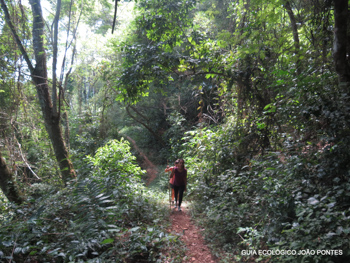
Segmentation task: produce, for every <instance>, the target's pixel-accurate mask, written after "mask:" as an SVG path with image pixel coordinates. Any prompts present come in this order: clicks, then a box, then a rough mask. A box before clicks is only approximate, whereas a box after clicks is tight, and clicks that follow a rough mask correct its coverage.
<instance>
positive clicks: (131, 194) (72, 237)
mask: <svg viewBox="0 0 350 263" xmlns="http://www.w3.org/2000/svg"><path fill="white" fill-rule="evenodd" d="M129 149H130V148H129V144H128V143H127V142H126V141H124V140H120V141H111V142H109V143H108V144H107V145H106V146H104V147H101V148H100V149H98V151H97V153H96V155H95V156H94V157H91V156H90V157H89V160H90V161H91V162H92V163H93V164H94V169H93V170H92V171H91V175H90V176H88V177H84V178H80V179H78V181H77V182H76V183H73V182H72V184H71V185H69V186H68V187H67V188H65V189H63V190H60V191H58V192H57V189H52V187H48V186H44V185H36V186H33V188H32V196H33V197H36V198H37V199H33V198H32V199H30V200H29V201H28V203H26V204H24V205H23V206H21V207H13V208H12V209H11V213H12V215H11V217H10V218H7V219H6V220H2V226H3V227H2V228H1V231H0V239H1V243H0V257H1V259H3V260H12V261H16V262H21V261H23V262H24V260H26V259H27V260H28V259H30V260H31V261H34V260H36V261H45V262H47V261H55V262H96V261H98V260H103V261H104V262H125V261H129V260H131V261H135V260H147V261H152V262H155V261H157V260H158V262H162V261H163V260H164V259H165V256H164V255H162V254H161V252H162V251H164V249H166V248H169V247H173V246H178V245H177V244H178V241H177V239H176V238H175V237H173V236H171V235H169V234H168V233H167V232H166V231H165V226H166V225H167V224H166V221H164V218H166V215H167V208H166V207H164V206H162V205H160V201H159V200H160V199H161V198H164V196H162V195H156V194H154V193H152V192H150V191H149V190H148V189H146V188H145V187H144V186H143V185H142V184H140V183H138V182H137V181H139V177H140V175H141V174H142V172H141V169H140V168H139V167H137V166H136V165H134V164H132V162H133V161H134V159H135V157H133V156H131V154H130V151H129ZM39 192H40V193H39Z"/></svg>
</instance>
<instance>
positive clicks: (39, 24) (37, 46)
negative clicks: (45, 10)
mask: <svg viewBox="0 0 350 263" xmlns="http://www.w3.org/2000/svg"><path fill="white" fill-rule="evenodd" d="M0 2H1V7H2V9H3V10H4V13H5V18H6V22H7V23H8V25H9V27H10V29H11V31H12V34H13V36H14V39H15V41H16V43H17V45H18V46H19V48H20V50H21V53H22V55H23V57H24V59H25V60H26V62H27V64H28V68H29V70H30V73H31V77H32V81H33V82H34V84H35V86H36V91H37V94H38V98H39V103H40V107H41V111H42V113H43V117H44V122H45V127H46V130H47V132H48V134H49V138H50V140H51V142H52V146H53V149H54V152H55V156H56V159H57V161H58V164H59V167H60V170H61V174H62V179H63V181H64V182H65V184H67V182H68V181H69V180H71V179H73V178H74V177H75V176H76V175H75V171H74V168H73V164H72V163H71V161H70V160H69V156H68V151H67V148H66V146H65V143H64V139H63V135H62V130H61V126H60V113H59V112H57V109H54V107H53V105H52V100H51V97H50V92H49V85H48V78H47V64H46V63H47V60H46V52H45V48H44V38H43V37H44V20H43V17H42V11H41V5H40V0H29V2H30V5H31V7H32V14H33V32H32V34H33V48H34V55H35V61H36V65H35V67H33V65H32V63H31V61H30V60H29V57H28V54H27V53H26V51H25V49H24V47H23V45H22V43H21V41H20V39H19V37H18V34H17V32H16V30H15V27H14V26H13V24H12V21H11V19H10V15H9V13H8V9H7V6H6V4H5V1H4V0H0Z"/></svg>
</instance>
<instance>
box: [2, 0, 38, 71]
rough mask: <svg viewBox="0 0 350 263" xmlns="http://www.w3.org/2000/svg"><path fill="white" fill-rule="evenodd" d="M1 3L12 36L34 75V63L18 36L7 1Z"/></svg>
mask: <svg viewBox="0 0 350 263" xmlns="http://www.w3.org/2000/svg"><path fill="white" fill-rule="evenodd" d="M0 3H1V8H2V10H3V11H4V13H5V20H6V22H7V24H8V25H9V28H10V30H11V33H12V35H13V37H14V39H15V41H16V43H17V45H18V48H19V50H20V51H21V53H22V56H23V57H24V60H25V61H26V63H27V65H28V68H29V71H30V73H31V74H33V73H34V67H33V65H32V62H31V61H30V59H29V57H28V54H27V52H26V50H25V49H24V47H23V45H22V42H21V40H20V39H19V36H18V35H17V32H16V29H15V27H14V26H13V24H12V21H11V17H10V14H9V11H8V9H7V6H6V4H5V1H4V0H0Z"/></svg>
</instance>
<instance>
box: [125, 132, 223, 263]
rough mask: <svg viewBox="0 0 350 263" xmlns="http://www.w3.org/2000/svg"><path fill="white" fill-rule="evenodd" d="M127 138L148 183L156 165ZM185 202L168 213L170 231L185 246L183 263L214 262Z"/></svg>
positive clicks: (156, 170) (154, 173) (151, 178)
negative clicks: (180, 208)
mask: <svg viewBox="0 0 350 263" xmlns="http://www.w3.org/2000/svg"><path fill="white" fill-rule="evenodd" d="M126 137H127V139H128V140H129V141H130V142H131V143H132V144H133V147H134V148H135V149H136V151H137V152H138V153H139V154H140V156H141V157H142V158H143V162H142V166H143V167H142V168H143V169H145V170H146V171H147V175H148V180H147V183H146V185H149V184H150V183H151V182H152V181H153V180H154V179H155V178H156V177H157V174H158V169H157V166H156V165H154V164H153V163H152V162H151V161H150V160H149V159H148V158H147V156H146V155H145V154H144V153H143V152H142V151H141V150H140V148H139V147H138V146H137V144H136V142H135V141H134V140H133V139H132V138H130V137H129V136H126ZM188 212H189V211H188V207H187V203H186V202H183V204H182V211H181V212H180V211H177V210H175V209H173V208H172V211H171V213H170V222H171V227H170V229H169V231H170V232H172V233H176V234H180V235H181V240H182V241H183V243H184V244H185V245H186V247H187V251H186V254H185V255H184V256H183V261H182V262H183V263H190V262H191V263H216V262H217V260H215V259H214V256H213V255H212V254H211V253H210V250H209V248H208V247H207V246H206V244H205V241H204V238H203V237H202V235H201V231H202V230H200V229H198V227H196V226H195V225H194V224H193V223H192V221H191V217H190V215H189V214H188Z"/></svg>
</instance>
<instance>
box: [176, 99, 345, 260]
mask: <svg viewBox="0 0 350 263" xmlns="http://www.w3.org/2000/svg"><path fill="white" fill-rule="evenodd" d="M344 100H346V99H345V98H344ZM327 101H328V100H327ZM327 103H328V104H327V105H328V106H327V108H324V109H325V112H324V113H322V114H321V115H320V117H322V116H323V117H322V118H324V119H326V123H327V125H328V126H327V127H328V128H326V127H325V128H323V130H322V132H323V136H322V141H323V143H322V145H321V144H320V143H319V141H316V142H309V143H305V141H302V140H295V137H288V136H283V137H280V138H279V142H278V144H277V143H276V145H281V148H280V150H282V151H279V150H276V151H269V152H267V151H265V154H261V152H260V150H259V148H256V147H255V146H253V144H254V143H257V142H258V141H256V140H255V139H254V136H253V137H252V136H249V133H251V132H254V131H253V130H252V126H251V125H246V123H245V124H243V125H242V124H239V123H237V122H235V121H234V119H233V118H232V119H231V120H230V119H228V120H227V123H226V125H222V126H221V127H206V128H204V129H201V130H195V131H192V132H190V133H188V136H187V137H185V138H184V139H185V143H184V145H183V153H184V156H185V160H186V164H187V166H188V168H189V176H190V178H189V184H192V185H191V187H189V188H190V191H189V192H190V193H189V195H190V196H191V197H192V199H193V201H194V202H193V208H194V209H193V211H194V215H195V216H196V217H197V218H199V223H200V224H202V225H204V226H205V227H206V236H207V238H208V240H210V241H211V242H212V243H213V244H215V247H216V250H215V251H216V252H215V253H218V255H220V256H221V257H222V258H223V261H224V262H225V260H226V261H227V262H235V261H243V262H252V261H256V262H258V261H266V260H267V261H269V262H345V261H346V260H348V258H349V251H350V248H349V241H350V240H349V238H350V236H349V233H350V228H349V226H350V214H349V213H350V207H349V203H350V202H349V197H350V194H349V189H350V188H349V185H350V184H349V171H350V167H349V162H348V160H349V158H350V156H349V151H348V148H349V145H350V140H349V136H348V135H347V134H348V133H346V132H344V129H345V130H347V129H348V128H347V127H348V126H349V123H350V122H349V121H348V118H349V116H348V113H347V108H346V107H345V105H344V104H343V103H340V102H339V101H338V104H339V107H336V106H335V105H333V106H332V107H334V108H333V109H332V111H331V112H332V114H335V112H337V113H336V115H337V116H338V117H339V118H340V120H341V122H342V124H339V123H338V121H337V120H336V119H335V118H332V117H330V116H331V115H332V114H330V111H329V108H330V107H331V106H329V103H330V102H327ZM345 108H346V109H345ZM336 109H338V110H336ZM323 114H324V115H323ZM251 123H254V122H251ZM309 125H310V124H309ZM244 131H245V132H244ZM254 140H255V141H254ZM254 153H255V154H254ZM263 249H265V250H266V249H269V250H280V251H283V250H284V251H286V250H294V251H296V252H297V253H300V255H283V256H281V255H279V256H271V255H267V256H266V255H243V254H242V251H248V250H249V251H253V250H263ZM307 250H309V251H314V252H315V254H307V253H306V252H305V251H307ZM317 251H319V252H318V254H317ZM326 251H337V252H336V253H335V254H333V255H326V254H325V253H327V252H326ZM304 252H305V253H304ZM311 253H313V252H311ZM223 255H226V256H223ZM344 260H345V261H344Z"/></svg>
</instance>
